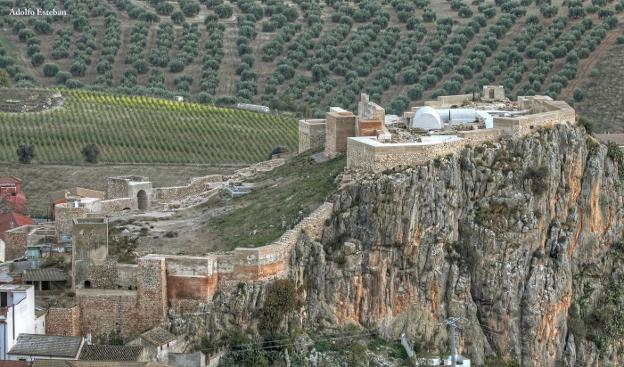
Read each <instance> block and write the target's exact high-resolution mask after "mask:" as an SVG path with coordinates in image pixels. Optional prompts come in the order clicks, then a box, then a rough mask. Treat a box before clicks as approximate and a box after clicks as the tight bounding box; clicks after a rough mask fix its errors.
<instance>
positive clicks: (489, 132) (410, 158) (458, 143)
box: [299, 85, 576, 171]
mask: <svg viewBox="0 0 624 367" xmlns="http://www.w3.org/2000/svg"><path fill="white" fill-rule="evenodd" d="M475 98H479V100H480V101H483V102H492V101H502V100H505V91H504V88H503V87H502V86H499V85H486V86H484V87H483V92H482V93H480V94H474V95H473V94H462V95H454V96H439V97H437V98H436V99H435V100H433V101H426V102H425V106H428V107H432V108H446V109H448V108H455V107H458V106H462V105H464V104H465V103H466V102H467V101H473V100H475ZM517 105H518V108H519V109H520V110H522V112H525V111H530V112H529V113H528V114H525V115H521V114H520V115H516V116H513V117H494V118H493V123H492V125H493V128H491V129H475V130H464V131H453V132H451V133H449V134H452V135H434V136H423V137H422V142H407V143H388V142H386V140H387V138H388V135H389V134H388V133H387V130H386V129H385V126H384V110H383V108H381V107H379V106H378V105H377V104H375V103H372V102H370V101H369V99H368V96H367V95H365V94H362V97H361V100H360V102H359V104H358V115H357V119H356V120H355V122H352V121H351V120H346V119H345V120H344V121H342V124H336V120H337V117H338V116H339V115H338V114H337V111H339V112H340V113H341V114H342V115H345V116H346V114H347V112H348V111H344V110H342V109H339V108H336V107H332V108H331V109H330V112H328V113H327V116H326V119H325V120H301V121H300V122H299V136H300V140H299V153H302V152H304V151H306V150H308V149H318V148H321V147H323V144H324V146H325V153H326V155H327V156H328V157H334V156H335V155H337V154H340V153H346V155H347V167H349V168H360V169H365V170H371V171H383V170H387V169H391V168H394V167H397V166H401V165H405V166H409V165H420V164H426V163H427V162H429V161H431V160H432V159H435V158H439V157H443V156H446V155H448V154H454V153H457V152H458V151H460V150H462V149H463V148H464V147H466V146H467V145H478V144H482V143H484V142H486V141H495V140H497V139H499V138H500V137H502V136H519V137H520V136H524V135H526V134H529V133H531V132H533V131H536V130H538V129H540V128H543V127H553V126H555V125H557V124H566V123H569V124H575V123H576V114H575V111H574V109H573V108H572V107H570V106H569V105H568V104H567V103H565V102H563V101H553V100H552V99H550V98H549V97H546V96H528V97H518V102H517ZM349 116H353V115H349ZM405 116H406V117H407V118H413V117H414V112H413V111H411V112H407V113H406V114H405ZM321 126H322V127H324V128H325V131H324V134H323V133H321ZM313 129H316V130H313ZM313 131H316V132H315V133H313ZM313 135H314V144H313V143H311V141H312V136H313ZM322 138H324V139H325V140H324V142H323V141H322V140H321V139H322ZM344 143H346V149H342V148H340V149H337V147H342V146H343V144H344Z"/></svg>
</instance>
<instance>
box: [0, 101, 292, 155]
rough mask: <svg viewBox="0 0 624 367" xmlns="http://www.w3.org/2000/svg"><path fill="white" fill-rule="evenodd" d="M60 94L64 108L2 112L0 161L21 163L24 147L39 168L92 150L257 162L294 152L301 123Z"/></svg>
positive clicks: (191, 105)
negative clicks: (277, 152) (30, 148)
mask: <svg viewBox="0 0 624 367" xmlns="http://www.w3.org/2000/svg"><path fill="white" fill-rule="evenodd" d="M0 92H2V93H9V94H11V93H12V90H7V89H5V90H0ZM2 93H0V94H2ZM61 95H62V96H63V98H64V102H63V105H62V106H59V107H55V108H52V109H50V110H48V111H43V112H27V113H2V112H0V161H5V162H6V161H17V155H16V148H17V147H18V146H19V145H22V144H30V145H32V146H33V147H34V148H35V162H37V163H52V162H54V163H74V162H81V161H83V160H84V158H83V157H82V154H81V151H82V149H83V148H84V147H85V146H86V145H89V144H96V145H97V146H98V147H99V148H100V151H101V156H100V160H101V161H104V162H109V163H111V162H120V163H203V164H212V165H223V164H246V163H252V162H258V161H262V160H265V159H267V157H268V156H269V154H270V153H271V151H272V149H273V148H275V147H278V146H282V147H286V148H287V149H290V150H294V149H295V148H296V140H297V123H296V121H295V120H294V119H290V118H287V117H283V116H277V115H269V114H260V113H255V112H248V111H241V110H232V109H227V108H220V107H210V106H205V105H201V104H197V103H183V102H174V101H171V100H166V99H157V98H150V97H126V96H120V95H111V94H104V93H100V92H89V91H81V90H76V91H65V90H63V91H61Z"/></svg>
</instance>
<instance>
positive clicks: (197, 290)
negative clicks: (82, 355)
mask: <svg viewBox="0 0 624 367" xmlns="http://www.w3.org/2000/svg"><path fill="white" fill-rule="evenodd" d="M332 209H333V204H332V203H324V204H323V205H321V206H320V207H318V208H317V209H316V210H315V211H313V212H312V213H311V214H310V215H309V216H308V217H306V218H304V219H303V220H302V221H301V222H299V223H298V224H296V225H295V226H294V227H293V228H292V229H290V230H288V231H286V232H285V233H284V234H283V235H282V236H281V237H279V238H278V239H276V240H275V241H273V242H272V243H270V244H268V245H266V246H261V247H256V248H236V249H234V250H233V251H229V252H224V253H219V254H211V255H208V256H179V255H158V254H152V255H146V256H143V257H141V258H139V259H138V263H137V265H125V264H109V265H110V267H106V266H107V264H108V263H102V264H99V265H97V266H95V267H93V269H91V271H89V272H87V275H86V278H81V279H80V282H82V283H81V287H76V301H77V304H78V310H79V316H78V318H79V324H80V327H79V333H80V334H83V335H84V334H86V333H91V334H93V335H94V336H98V335H101V334H103V333H106V332H110V331H111V330H118V331H119V332H120V333H121V335H123V336H124V337H127V338H131V337H134V336H136V335H138V334H140V333H142V332H144V331H145V330H148V329H150V328H152V327H154V326H157V325H159V324H160V323H162V322H163V320H164V319H165V317H166V315H167V312H173V313H183V312H187V311H191V310H193V308H194V307H195V306H197V305H199V304H202V303H209V302H211V301H212V298H213V296H214V295H215V293H216V292H217V291H218V290H219V289H222V288H229V287H232V286H234V285H236V284H238V283H239V282H244V281H262V280H270V279H275V278H285V277H286V276H287V275H288V263H289V256H290V253H291V250H292V248H293V246H294V245H295V243H296V242H297V241H298V240H299V238H300V236H301V234H302V233H305V234H306V235H307V236H309V237H311V238H316V239H319V238H320V236H321V234H322V230H323V227H324V225H325V220H326V219H327V218H329V216H330V215H331V212H332ZM76 223H77V224H78V225H81V223H82V227H85V225H86V223H84V222H81V221H77V222H76ZM76 231H82V233H83V235H85V236H87V237H89V236H92V235H93V233H95V232H96V231H97V228H95V226H94V228H90V227H85V228H84V229H80V230H78V229H76ZM89 231H90V232H92V233H88V232H89ZM98 232H99V231H98ZM75 243H76V245H75V246H74V247H76V248H78V251H82V250H81V247H83V248H88V249H90V250H92V247H93V246H92V245H90V244H89V243H88V241H87V242H85V241H82V240H78V241H76V242H75ZM96 247H97V249H98V251H99V249H100V246H96ZM98 254H99V252H98ZM98 258H99V256H98ZM100 267H104V268H103V271H101V272H98V271H97V269H99V268H100ZM87 278H88V280H89V286H90V288H86V287H85V286H84V279H87ZM132 278H134V281H133V279H132ZM111 282H112V283H111ZM113 283H115V284H113ZM74 312H75V310H72V309H70V308H65V309H63V308H59V309H54V310H53V311H52V312H48V320H49V321H48V323H49V324H50V323H51V325H62V324H63V323H64V322H67V320H68V318H70V317H76V316H75V314H74ZM51 328H53V327H51Z"/></svg>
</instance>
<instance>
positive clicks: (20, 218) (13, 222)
mask: <svg viewBox="0 0 624 367" xmlns="http://www.w3.org/2000/svg"><path fill="white" fill-rule="evenodd" d="M27 224H33V221H32V219H30V217H27V216H25V215H22V214H19V213H16V212H10V213H4V214H0V240H3V239H4V232H6V231H8V230H11V229H13V228H17V227H20V226H24V225H27Z"/></svg>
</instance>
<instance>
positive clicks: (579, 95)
mask: <svg viewBox="0 0 624 367" xmlns="http://www.w3.org/2000/svg"><path fill="white" fill-rule="evenodd" d="M573 96H574V100H575V101H576V102H580V101H582V100H583V99H585V92H583V91H582V90H580V89H578V88H576V89H574V95H573Z"/></svg>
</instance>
